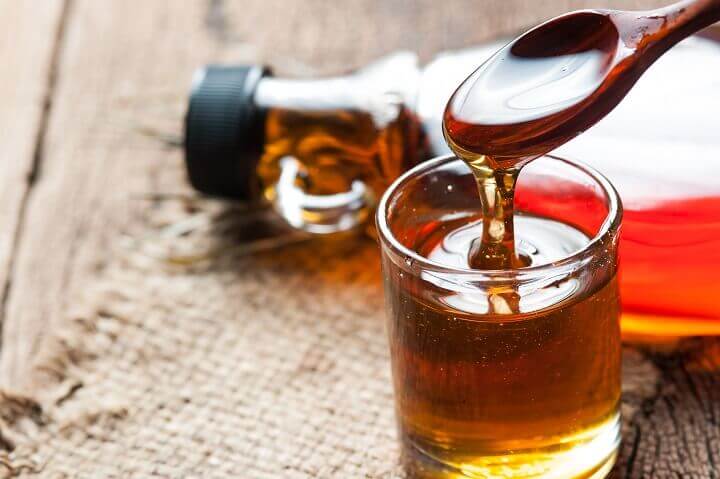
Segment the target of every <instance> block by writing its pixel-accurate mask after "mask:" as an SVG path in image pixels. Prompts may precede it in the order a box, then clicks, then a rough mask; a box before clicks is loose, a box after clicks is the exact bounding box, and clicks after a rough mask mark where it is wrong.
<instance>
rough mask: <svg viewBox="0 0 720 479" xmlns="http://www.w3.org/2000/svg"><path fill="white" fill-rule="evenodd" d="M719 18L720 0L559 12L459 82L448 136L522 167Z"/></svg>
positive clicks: (587, 123) (469, 151)
mask: <svg viewBox="0 0 720 479" xmlns="http://www.w3.org/2000/svg"><path fill="white" fill-rule="evenodd" d="M719 20H720V0H684V1H681V2H678V3H675V4H673V5H670V6H668V7H664V8H660V9H657V10H651V11H644V12H629V11H620V10H582V11H578V12H571V13H568V14H565V15H562V16H560V17H557V18H554V19H552V20H550V21H548V22H546V23H543V24H542V25H539V26H538V27H535V28H534V29H532V30H530V31H528V32H527V33H525V34H523V35H522V36H520V37H519V38H517V39H515V40H513V41H512V42H510V43H509V44H507V45H506V46H505V47H503V48H502V49H501V50H500V51H498V52H497V53H496V54H495V55H493V56H492V57H490V58H489V59H488V60H487V61H486V62H485V63H483V64H482V65H481V66H480V67H479V68H478V69H477V70H475V72H473V73H472V74H471V75H470V76H469V77H468V78H467V79H466V80H465V81H464V82H463V83H462V84H461V85H460V87H459V88H458V89H457V90H456V91H455V93H454V94H453V95H452V97H451V98H450V100H449V102H448V104H447V107H446V110H445V115H444V121H443V127H444V132H445V137H446V139H447V140H448V143H449V144H450V147H451V149H452V150H453V151H455V152H456V153H458V155H459V156H467V157H470V156H472V155H475V156H478V155H483V156H486V157H487V158H488V161H490V163H491V164H493V166H494V167H496V168H501V169H507V168H517V167H520V166H522V165H523V164H524V163H526V162H527V161H530V160H532V159H534V158H537V157H539V156H541V155H543V154H545V153H547V152H549V151H550V150H553V149H555V148H557V147H558V146H560V145H562V144H563V143H566V142H567V141H569V140H571V139H572V138H574V137H575V136H577V135H579V134H580V133H582V132H583V131H585V130H586V129H588V128H590V127H591V126H592V125H594V124H595V123H597V122H598V121H599V120H600V119H602V118H603V117H604V116H605V115H607V114H608V113H609V112H610V111H611V110H612V109H613V108H615V106H616V105H617V104H618V103H619V102H620V101H621V100H622V99H623V97H625V95H626V94H627V93H628V91H629V90H630V89H631V88H632V86H633V85H634V84H635V82H636V81H637V80H638V79H639V78H640V76H641V75H642V74H643V73H644V72H645V70H646V69H647V68H648V67H649V66H650V65H652V64H653V62H654V61H655V60H657V59H658V58H659V57H660V56H661V55H662V54H663V53H665V52H666V51H667V50H668V49H669V48H671V47H672V46H673V45H675V44H676V43H678V42H679V41H680V40H682V39H684V38H685V37H687V36H689V35H691V34H692V33H694V32H697V31H698V30H700V29H702V28H704V27H706V26H708V25H710V24H712V23H714V22H716V21H719ZM674 88H681V85H668V90H667V94H668V95H672V90H673V89H674ZM657 101H658V102H662V101H664V100H663V98H658V99H657Z"/></svg>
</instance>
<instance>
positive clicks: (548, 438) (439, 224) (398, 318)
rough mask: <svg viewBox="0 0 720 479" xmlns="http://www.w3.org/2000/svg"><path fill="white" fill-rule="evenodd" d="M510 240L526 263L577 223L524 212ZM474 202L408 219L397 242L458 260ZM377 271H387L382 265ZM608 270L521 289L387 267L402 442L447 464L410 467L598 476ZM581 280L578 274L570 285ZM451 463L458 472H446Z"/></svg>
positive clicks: (613, 375) (607, 419)
mask: <svg viewBox="0 0 720 479" xmlns="http://www.w3.org/2000/svg"><path fill="white" fill-rule="evenodd" d="M515 223H516V224H515V228H516V229H515V234H516V241H517V248H518V252H519V253H520V255H521V256H523V257H524V258H526V259H525V261H527V262H528V263H529V264H530V265H533V266H536V265H542V264H548V263H550V262H553V261H556V260H559V259H561V258H565V257H567V256H569V255H571V254H573V253H575V252H577V251H579V250H582V249H583V248H585V247H586V245H587V244H588V242H589V241H590V239H589V237H588V236H587V235H586V234H585V233H583V232H582V231H580V230H579V229H577V228H575V227H573V226H571V225H569V224H566V223H563V222H559V221H555V220H551V219H549V218H542V217H539V216H534V215H530V214H525V213H518V214H516V217H515ZM482 227H483V226H482V219H481V218H480V216H479V214H478V212H476V211H467V212H455V213H454V215H452V216H451V217H447V218H443V219H439V220H437V221H432V222H431V223H428V224H424V225H422V226H420V225H418V230H419V231H422V233H421V234H418V235H417V236H415V241H414V243H413V244H409V245H408V246H409V247H410V248H411V249H413V250H414V251H416V252H417V253H419V254H421V255H422V256H424V257H426V258H428V259H431V260H433V261H435V262H437V263H440V264H443V265H445V266H450V267H454V268H461V269H467V268H469V267H470V263H469V252H470V250H471V248H472V243H473V240H474V239H475V238H477V237H478V235H479V234H480V233H481V229H482ZM385 269H386V271H393V269H392V268H391V267H390V266H389V265H386V266H385ZM613 271H614V268H610V269H608V270H603V271H596V272H588V276H587V277H589V278H592V279H591V280H590V281H591V282H590V283H588V282H587V281H588V280H587V279H585V280H570V281H559V282H558V284H557V285H556V286H555V287H553V288H547V289H546V290H544V291H542V293H541V294H539V295H538V294H535V295H530V296H524V290H523V289H522V288H518V289H515V288H508V287H498V288H497V290H493V288H491V289H489V290H487V291H485V292H482V291H480V290H473V291H470V292H468V293H465V292H462V291H456V292H449V291H446V290H443V289H442V288H435V287H434V286H433V278H432V277H431V276H428V277H423V276H421V277H420V278H413V277H412V275H404V274H402V273H400V274H397V275H389V276H387V277H386V284H385V286H386V290H387V294H386V297H387V298H389V299H390V304H389V308H390V314H389V317H390V318H391V319H390V323H389V327H388V333H389V335H390V338H391V341H390V347H391V356H392V358H393V378H394V381H395V392H396V400H397V402H398V408H397V411H398V420H399V421H400V426H401V427H400V431H401V440H402V441H403V442H404V443H405V450H406V451H409V454H410V455H411V456H412V457H413V459H414V460H416V461H417V460H419V461H420V462H421V463H422V462H423V461H426V460H427V459H428V458H429V459H430V460H435V461H438V463H441V464H444V465H445V466H447V467H449V468H450V470H451V471H452V472H448V473H447V474H442V473H437V471H435V470H433V469H432V466H431V467H430V470H432V471H433V472H432V473H431V472H428V473H426V474H423V472H422V471H419V472H417V471H413V472H415V474H416V475H414V476H411V477H419V478H432V479H441V478H442V479H445V478H447V479H449V478H456V477H457V478H460V477H468V478H490V477H508V478H510V477H517V478H530V477H535V478H556V477H563V478H578V479H579V478H590V477H602V476H603V475H604V473H606V472H607V470H608V468H609V467H610V465H611V464H612V462H613V458H614V451H615V447H616V445H617V442H616V441H617V437H618V429H617V428H618V426H619V418H618V415H617V406H618V401H619V398H620V339H619V336H620V335H619V321H618V317H619V304H618V293H617V279H616V276H615V274H614V272H613ZM578 281H580V282H581V283H582V285H580V284H579V283H578ZM456 472H457V474H456Z"/></svg>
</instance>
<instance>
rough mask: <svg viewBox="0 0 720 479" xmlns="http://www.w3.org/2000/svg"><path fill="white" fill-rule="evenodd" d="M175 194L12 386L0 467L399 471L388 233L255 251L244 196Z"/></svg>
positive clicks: (116, 471) (255, 473)
mask: <svg viewBox="0 0 720 479" xmlns="http://www.w3.org/2000/svg"><path fill="white" fill-rule="evenodd" d="M186 206H187V205H186ZM169 209H170V210H173V211H174V213H173V214H171V215H170V217H169V218H168V217H164V218H162V219H157V218H156V221H155V223H156V226H157V227H156V228H154V229H152V230H151V231H145V232H143V234H141V235H140V236H139V237H137V236H136V237H131V238H119V239H118V249H117V250H116V251H113V252H112V253H111V254H112V261H111V263H110V265H109V266H108V267H107V268H106V270H105V271H104V272H103V273H102V274H101V276H100V278H98V282H97V284H94V285H88V291H87V294H86V295H85V296H86V297H85V298H82V299H78V310H77V313H75V314H73V315H72V316H71V317H68V318H67V320H66V321H65V322H64V323H65V324H64V327H63V328H62V330H58V331H52V332H51V334H50V336H52V339H49V340H48V341H45V344H44V346H43V349H42V354H41V357H39V358H38V360H37V362H36V363H35V364H33V365H29V367H28V377H27V379H28V381H27V384H24V385H22V388H21V389H22V391H21V392H16V393H12V394H11V393H10V392H8V393H7V394H6V397H4V400H3V402H2V403H0V408H1V409H0V412H1V418H2V420H3V422H2V424H1V426H2V434H3V439H4V441H5V446H6V449H8V450H10V451H12V452H9V453H6V454H5V455H4V457H3V462H4V463H5V464H6V467H5V468H4V469H0V471H2V472H3V473H4V474H6V475H8V476H11V475H14V474H19V475H21V476H25V475H28V476H32V475H38V476H41V477H53V478H55V477H131V476H132V477H149V476H158V477H247V478H276V477H298V478H301V477H308V478H309V477H348V478H350V477H388V478H389V477H397V474H399V472H398V468H397V467H396V459H395V457H396V447H395V441H394V434H395V433H394V425H393V416H392V396H391V388H390V380H389V372H388V365H387V352H386V344H385V338H384V335H383V324H382V319H383V318H382V294H381V290H380V286H379V274H380V273H379V261H378V251H377V249H378V247H377V245H376V244H375V243H373V242H372V241H370V240H365V241H361V242H360V243H358V244H355V245H354V248H353V249H352V250H343V249H339V250H338V249H337V248H328V247H327V245H322V246H321V245H318V244H317V243H313V242H309V243H306V244H302V245H296V246H293V247H286V248H283V249H281V250H277V251H275V252H272V253H267V254H255V255H246V254H244V250H243V246H242V245H243V242H242V241H241V240H238V238H237V237H238V234H239V232H240V231H241V230H242V229H243V227H244V225H243V224H242V221H241V219H242V218H243V214H242V213H241V212H238V211H234V210H228V209H227V208H223V207H218V205H217V204H214V203H207V202H193V205H192V209H193V212H192V213H190V212H188V211H187V208H179V209H178V208H175V209H173V208H169ZM157 215H160V216H162V213H158V214H157ZM157 215H156V216H157ZM319 246H321V247H319ZM349 251H351V253H349Z"/></svg>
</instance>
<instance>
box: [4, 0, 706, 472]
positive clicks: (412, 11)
mask: <svg viewBox="0 0 720 479" xmlns="http://www.w3.org/2000/svg"><path fill="white" fill-rule="evenodd" d="M598 3H599V2H590V1H570V0H558V1H553V2H535V1H530V0H526V1H522V0H506V1H503V0H493V1H490V0H486V1H481V0H448V1H446V2H437V1H433V0H418V1H414V2H411V1H383V0H363V1H357V2H350V1H347V2H326V1H321V0H246V1H242V2H229V1H226V2H223V1H218V0H208V1H187V2H182V4H180V3H178V2H173V1H164V2H161V1H156V2H146V1H140V0H133V1H126V2H111V1H94V0H74V1H72V2H71V3H70V4H69V5H70V6H69V8H68V9H67V14H66V15H63V11H64V7H63V5H64V2H62V1H61V0H53V1H50V0H46V1H44V2H43V3H42V7H38V4H37V3H31V2H12V1H9V0H0V18H1V19H2V22H3V25H4V30H3V35H5V36H4V37H3V40H2V43H0V58H3V62H8V63H5V65H9V66H8V67H7V68H6V69H4V72H5V71H7V72H8V73H7V74H6V73H4V74H3V75H0V88H1V89H2V90H0V91H3V92H12V94H10V95H5V97H6V98H9V100H7V101H5V100H4V102H3V103H2V104H1V105H0V140H2V141H1V142H0V154H1V156H2V160H0V281H1V282H2V283H3V284H9V287H8V288H7V297H6V299H5V304H4V305H5V310H4V321H3V338H2V339H3V345H2V352H1V356H0V382H1V383H2V385H3V387H4V388H5V389H9V390H13V389H15V390H22V387H23V373H24V371H25V370H26V366H27V364H28V363H29V362H31V361H32V359H33V357H34V355H35V353H36V351H37V350H38V348H39V347H40V344H41V342H42V340H43V337H44V334H43V333H44V332H45V331H47V330H50V329H52V328H53V324H55V323H56V322H57V320H58V318H61V317H63V316H64V315H67V314H69V312H70V311H71V309H72V306H73V303H74V302H75V301H80V300H81V298H82V296H83V291H84V290H85V289H86V288H88V287H89V286H91V285H92V284H93V282H94V281H95V280H96V278H98V277H99V275H101V274H102V269H103V267H104V265H105V264H106V263H107V262H108V260H109V258H111V257H112V254H113V253H112V247H113V245H114V244H115V243H116V242H117V237H118V236H119V235H123V234H142V233H143V231H144V230H145V229H146V228H147V221H148V220H147V218H146V216H147V215H146V213H147V212H148V209H150V208H154V207H155V204H154V203H153V202H152V201H144V200H137V199H134V198H136V197H138V196H143V195H152V194H154V193H174V192H187V191H188V189H187V185H186V184H185V183H184V182H183V179H182V178H179V177H178V176H176V175H175V174H174V173H172V172H173V171H177V170H178V168H177V165H178V164H179V162H180V161H181V155H180V152H179V151H178V150H172V149H168V150H162V149H161V148H159V147H158V140H157V138H152V137H148V136H147V135H146V134H144V133H143V132H146V131H148V130H152V131H160V132H163V133H167V134H170V135H173V134H177V133H178V132H179V131H180V122H181V119H182V115H183V111H184V103H185V98H186V94H187V90H188V86H189V81H190V77H191V74H192V71H193V69H194V68H195V67H197V66H199V65H201V64H203V63H207V62H212V61H215V62H249V61H257V62H263V63H270V64H272V65H273V66H274V67H276V70H277V71H279V72H280V73H287V74H296V75H313V74H320V73H333V72H339V71H342V70H345V69H348V68H351V67H356V66H359V65H362V64H364V63H366V62H368V61H369V60H371V59H373V58H376V57H377V56H379V55H382V54H384V53H387V52H390V51H393V50H396V49H398V48H407V49H412V50H416V51H418V52H420V54H421V56H422V58H423V59H425V60H427V59H429V58H431V57H432V55H433V54H435V53H437V52H439V51H441V50H444V49H448V48H459V47H463V46H469V45H472V44H475V43H478V42H480V41H483V40H487V39H489V38H492V37H494V36H497V35H501V34H509V33H512V32H514V31H516V30H517V29H519V28H522V27H524V26H527V25H531V24H533V23H536V22H538V21H540V20H542V19H545V18H547V17H550V16H553V15H555V14H558V13H561V12H563V11H566V10H570V9H575V8H581V7H586V6H590V5H593V6H597V5H598ZM659 3H664V2H656V1H644V2H632V1H627V2H619V1H618V2H611V4H612V5H611V6H612V7H617V8H629V7H637V8H641V7H650V6H653V5H657V4H659ZM540 4H542V6H539V5H540ZM63 18H64V21H63ZM61 25H62V27H63V28H62V29H61V28H60V27H61ZM58 31H60V32H61V35H60V38H56V36H57V32H58ZM18 45H22V48H18V47H17V46H18ZM56 46H57V48H56ZM54 51H56V52H57V71H56V75H55V76H53V75H51V72H52V71H53V66H52V65H53V52H54ZM46 94H49V95H50V98H49V102H50V103H49V105H50V106H49V108H47V109H46V108H45V106H44V102H45V95H46ZM44 117H46V118H47V120H46V126H45V120H43V118H44ZM36 163H37V164H38V165H40V168H39V169H38V170H37V171H36V172H34V171H35V166H34V165H35V164H36ZM33 172H34V173H33ZM28 176H33V181H32V182H28V181H26V178H27V177H28ZM30 186H32V188H30ZM16 238H18V239H19V241H17V242H16ZM10 269H11V270H12V273H11V274H10V273H8V271H9V270H10ZM718 344H719V343H718V342H717V341H716V340H714V339H707V340H691V341H684V342H681V343H677V344H673V345H672V347H670V348H668V350H666V351H663V350H658V349H657V347H652V348H648V347H634V348H629V349H628V351H627V354H626V360H625V366H626V369H627V371H626V375H625V380H626V381H625V382H626V400H625V406H626V411H625V412H626V413H627V416H626V431H625V434H624V443H623V446H622V453H621V457H620V461H619V465H618V467H617V468H616V470H615V471H614V472H613V475H614V476H613V477H617V478H633V479H634V478H651V479H655V478H659V479H663V478H675V477H683V478H685V477H687V478H714V477H718V476H719V474H720V473H718V470H719V465H720V457H718V453H719V451H720V438H719V437H718V430H719V429H718V426H719V424H718V421H719V418H720V373H719V372H718V365H719V364H720V361H719V360H718V358H719V357H720V353H719V352H718V351H719V350H720V346H719V345H718Z"/></svg>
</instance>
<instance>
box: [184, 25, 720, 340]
mask: <svg viewBox="0 0 720 479" xmlns="http://www.w3.org/2000/svg"><path fill="white" fill-rule="evenodd" d="M500 46H502V44H501V43H495V44H490V45H485V46H482V47H479V48H473V49H469V50H466V51H460V52H449V53H445V54H441V55H439V56H438V57H437V58H436V59H434V60H433V61H432V62H430V63H429V64H428V65H426V66H425V67H423V68H419V66H418V62H417V59H416V57H415V56H414V55H413V54H411V53H407V52H401V53H397V54H394V55H390V56H388V57H386V58H384V59H381V60H380V61H378V62H375V63H374V64H372V65H370V66H368V67H365V68H363V69H361V70H359V71H357V72H355V73H353V74H350V75H347V76H341V77H335V78H321V79H309V80H308V79H303V80H300V79H280V78H275V77H273V76H272V75H271V74H270V73H269V71H268V70H267V69H263V68H261V67H253V66H239V67H238V66H235V67H218V66H213V67H207V68H205V69H204V70H201V71H200V72H199V73H198V74H197V77H196V79H195V82H194V88H193V93H192V96H191V100H190V107H189V110H188V115H187V119H186V140H185V144H186V160H187V166H188V172H189V177H190V181H191V182H192V184H193V185H194V186H195V187H196V188H197V189H198V190H200V191H202V192H204V193H207V194H211V195H215V196H221V197H228V198H235V199H240V200H244V201H248V202H262V203H265V204H269V205H271V206H272V208H273V209H274V210H275V211H276V212H277V213H278V214H279V215H280V217H282V218H283V219H284V220H285V221H286V222H287V223H288V224H289V225H290V226H291V227H292V228H295V229H298V230H302V231H306V232H309V233H313V234H323V233H334V232H338V231H347V230H353V229H358V228H362V226H363V224H364V222H365V221H366V220H367V219H368V218H369V217H370V213H371V211H372V209H373V208H374V204H375V201H376V200H377V198H379V196H380V194H382V191H383V190H384V189H385V187H387V185H388V184H389V183H390V182H391V181H392V180H393V179H394V178H396V177H397V176H398V175H399V174H400V173H402V172H403V171H405V170H406V169H408V168H409V167H411V166H412V165H414V164H416V163H418V162H420V161H422V160H424V159H426V158H429V157H431V156H435V155H438V154H444V153H447V149H446V146H445V142H444V140H443V138H442V131H441V120H442V112H443V108H444V106H445V104H446V102H447V99H448V98H449V96H450V94H451V93H452V92H453V90H454V89H455V87H456V86H457V85H458V84H459V83H460V82H461V81H462V80H463V79H465V78H466V77H467V75H468V74H469V73H471V72H472V71H473V70H474V69H475V68H476V67H477V66H478V65H479V64H480V63H482V61H483V60H484V59H485V58H487V57H489V56H490V55H491V54H492V53H494V52H495V51H496V50H497V49H498V48H499V47H500ZM718 82H720V43H718V42H715V41H713V40H709V39H705V38H700V37H694V38H691V39H689V40H687V41H685V42H683V43H681V44H680V45H678V46H677V47H675V48H674V49H672V50H671V51H669V52H668V53H667V54H666V55H665V56H663V57H662V58H661V59H660V60H658V61H657V63H656V64H655V65H653V66H652V67H651V69H650V70H649V71H648V72H647V73H646V74H645V76H644V77H643V78H641V79H640V81H639V82H638V84H637V85H636V87H635V88H634V89H633V90H632V91H631V92H630V94H629V95H628V97H627V98H626V99H625V100H624V101H623V102H622V103H621V104H620V105H619V106H618V107H617V108H616V109H615V111H613V112H612V113H610V114H609V115H608V116H607V117H606V118H605V119H604V120H602V121H601V122H600V123H598V125H596V126H595V127H593V128H591V129H590V130H588V131H587V132H586V133H584V134H583V135H580V136H579V137H577V138H575V139H574V140H572V141H571V142H569V143H568V144H566V145H564V146H563V147H562V148H560V149H558V150H556V151H555V152H554V154H557V155H558V156H564V157H568V158H573V159H578V160H581V161H584V162H587V163H590V164H591V165H592V166H594V167H596V168H597V169H599V170H600V171H601V172H602V173H604V174H605V175H606V176H607V177H608V178H610V180H611V181H612V182H613V184H614V185H615V186H616V187H617V189H618V190H619V192H620V195H621V197H622V199H623V203H624V207H625V217H624V218H625V219H624V226H623V236H622V241H621V254H620V256H621V259H620V261H621V278H620V285H621V295H622V300H623V308H624V314H623V328H624V330H625V331H626V332H637V333H648V334H655V335H658V334H661V335H677V334H709V333H718V334H720V306H718V305H717V303H716V300H715V296H716V294H720V281H718V280H717V279H716V271H717V270H718V269H719V268H720V180H718V178H720V136H718V134H717V127H716V125H717V120H716V118H715V117H716V116H717V112H718V111H720V96H718V95H717V86H716V85H717V83H718ZM520 181H522V175H521V177H520ZM565 207H570V208H576V209H577V214H578V215H582V214H583V210H582V207H583V206H582V204H581V203H578V204H577V205H572V204H570V205H565Z"/></svg>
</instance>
